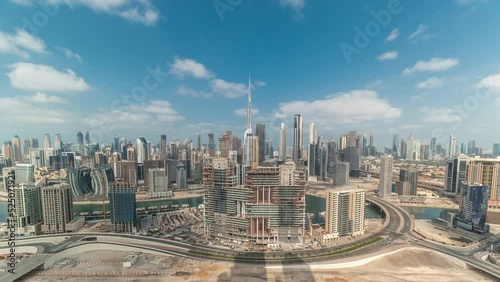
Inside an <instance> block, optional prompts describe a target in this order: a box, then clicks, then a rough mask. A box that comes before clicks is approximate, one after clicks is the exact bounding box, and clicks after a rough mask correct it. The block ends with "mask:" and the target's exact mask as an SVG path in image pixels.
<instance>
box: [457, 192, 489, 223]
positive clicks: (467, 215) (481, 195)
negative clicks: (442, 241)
mask: <svg viewBox="0 0 500 282" xmlns="http://www.w3.org/2000/svg"><path fill="white" fill-rule="evenodd" d="M488 190H489V189H488V186H485V185H481V184H476V183H474V184H473V183H465V182H464V183H462V191H461V193H460V195H461V196H460V206H459V212H458V215H457V216H455V217H454V220H453V225H454V226H456V227H460V228H462V229H466V230H470V231H477V232H489V225H488V224H486V214H487V212H488V194H489V191H488Z"/></svg>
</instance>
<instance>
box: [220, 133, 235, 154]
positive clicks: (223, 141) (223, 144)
mask: <svg viewBox="0 0 500 282" xmlns="http://www.w3.org/2000/svg"><path fill="white" fill-rule="evenodd" d="M232 143H233V132H232V131H231V130H226V131H225V132H224V133H223V134H222V135H221V136H220V137H219V151H220V153H221V157H224V158H227V157H228V156H229V151H231V150H232V148H233V144H232Z"/></svg>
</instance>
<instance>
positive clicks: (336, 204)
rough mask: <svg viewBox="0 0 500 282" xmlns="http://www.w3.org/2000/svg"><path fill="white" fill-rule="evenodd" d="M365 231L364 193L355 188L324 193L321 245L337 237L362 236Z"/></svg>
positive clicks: (344, 188) (343, 188) (335, 189)
mask: <svg viewBox="0 0 500 282" xmlns="http://www.w3.org/2000/svg"><path fill="white" fill-rule="evenodd" d="M364 230H365V191H363V190H361V189H356V187H349V186H347V187H345V186H344V187H340V188H334V189H330V190H328V191H327V193H326V211H325V234H324V235H323V243H326V244H328V243H330V242H332V241H333V240H335V239H337V238H339V237H346V236H357V235H363V234H364Z"/></svg>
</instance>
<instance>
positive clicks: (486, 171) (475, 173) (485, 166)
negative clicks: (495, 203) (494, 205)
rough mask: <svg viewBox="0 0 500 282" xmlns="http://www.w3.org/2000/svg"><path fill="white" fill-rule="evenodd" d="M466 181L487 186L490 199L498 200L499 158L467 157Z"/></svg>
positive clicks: (499, 181)
mask: <svg viewBox="0 0 500 282" xmlns="http://www.w3.org/2000/svg"><path fill="white" fill-rule="evenodd" d="M467 183H481V184H482V185H484V186H488V187H489V192H490V200H500V159H483V158H470V159H468V161H467Z"/></svg>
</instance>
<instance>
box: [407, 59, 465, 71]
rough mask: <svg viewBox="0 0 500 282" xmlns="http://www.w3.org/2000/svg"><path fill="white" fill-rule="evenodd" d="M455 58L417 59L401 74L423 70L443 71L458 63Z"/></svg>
mask: <svg viewBox="0 0 500 282" xmlns="http://www.w3.org/2000/svg"><path fill="white" fill-rule="evenodd" d="M459 62H460V61H459V60H458V59H456V58H432V59H431V60H430V61H418V62H417V63H416V64H415V65H414V66H413V67H410V68H406V69H404V71H403V74H412V73H414V72H423V71H433V72H437V71H445V70H448V69H451V68H453V67H455V66H457V65H458V64H459Z"/></svg>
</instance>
